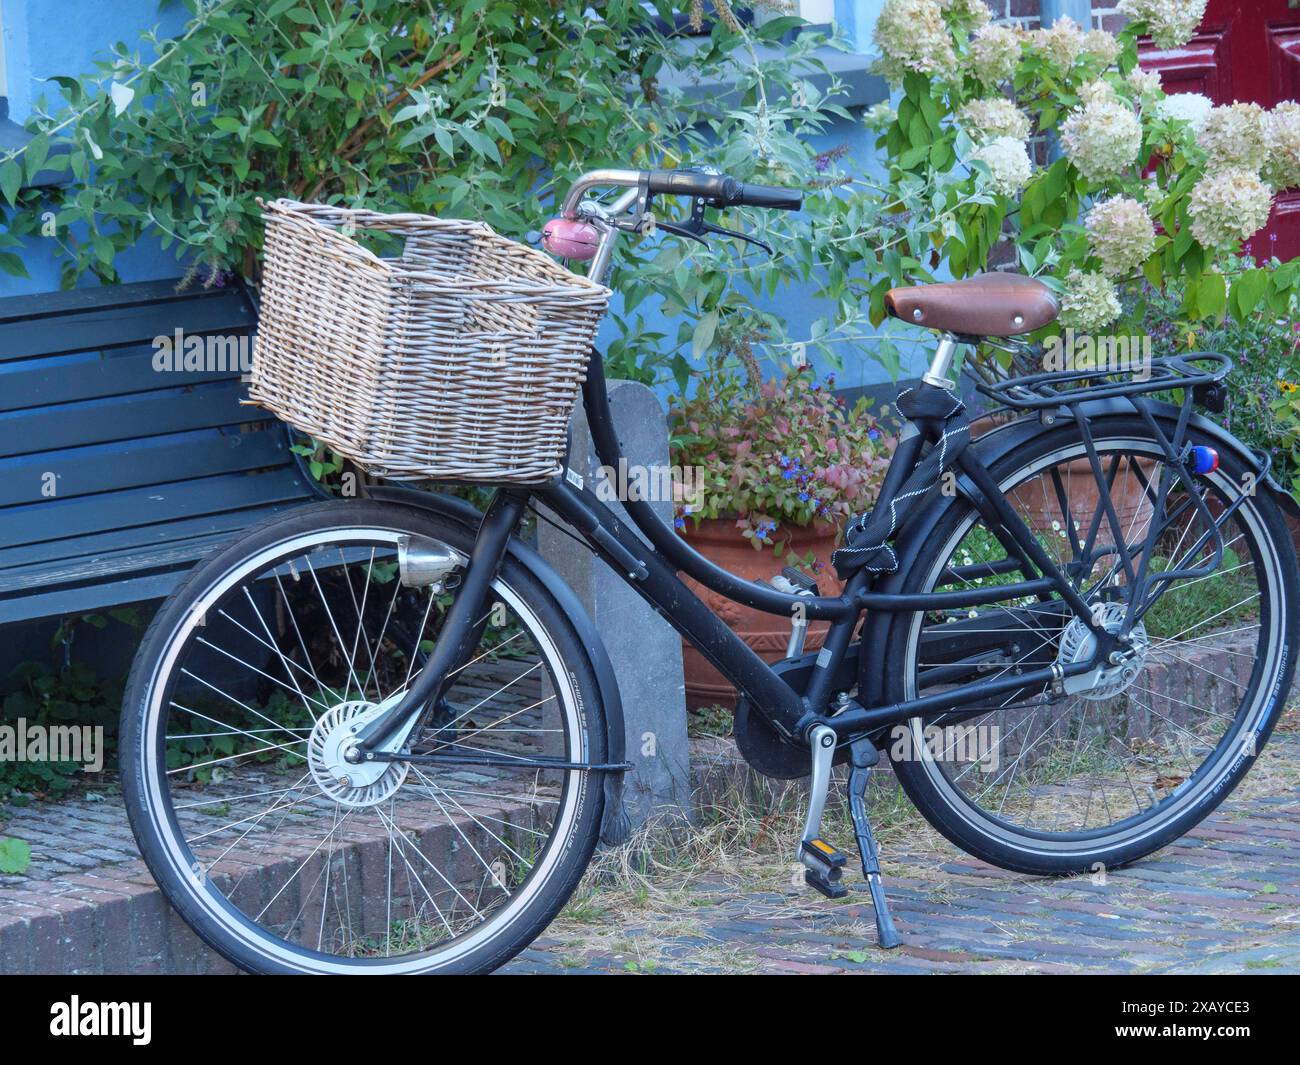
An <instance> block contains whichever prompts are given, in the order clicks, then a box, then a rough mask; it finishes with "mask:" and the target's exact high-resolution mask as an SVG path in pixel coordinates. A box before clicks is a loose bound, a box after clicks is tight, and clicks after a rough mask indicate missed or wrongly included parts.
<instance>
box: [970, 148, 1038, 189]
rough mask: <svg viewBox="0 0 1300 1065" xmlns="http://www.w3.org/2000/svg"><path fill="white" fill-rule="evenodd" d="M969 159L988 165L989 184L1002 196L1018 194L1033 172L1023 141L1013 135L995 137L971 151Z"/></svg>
mask: <svg viewBox="0 0 1300 1065" xmlns="http://www.w3.org/2000/svg"><path fill="white" fill-rule="evenodd" d="M971 159H972V160H979V161H980V162H983V163H984V164H985V165H987V166H988V168H989V171H990V174H991V177H990V179H989V184H990V185H991V186H992V188H993V191H994V192H1000V193H1001V194H1002V195H1003V196H1013V197H1014V196H1018V195H1019V194H1020V190H1021V189H1023V188H1024V187H1025V186H1026V185H1027V184H1028V183H1029V179H1030V178H1031V177H1033V174H1034V164H1033V163H1031V162H1030V161H1029V152H1028V151H1027V150H1026V148H1025V142H1024V141H1022V140H1017V139H1016V138H1014V137H995V138H994V139H993V140H991V141H989V142H988V143H987V144H985V145H982V146H981V147H979V148H977V149H976V150H975V151H973V152H972V153H971Z"/></svg>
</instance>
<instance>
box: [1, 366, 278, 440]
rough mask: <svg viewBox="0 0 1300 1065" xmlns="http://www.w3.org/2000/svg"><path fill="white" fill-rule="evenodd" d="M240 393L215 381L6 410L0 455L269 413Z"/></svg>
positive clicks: (262, 417)
mask: <svg viewBox="0 0 1300 1065" xmlns="http://www.w3.org/2000/svg"><path fill="white" fill-rule="evenodd" d="M243 397H244V387H243V385H241V384H240V383H239V382H238V381H219V382H217V383H215V384H210V385H198V386H196V387H195V388H193V389H189V390H182V389H176V390H172V391H167V392H146V393H141V394H140V395H136V396H115V397H112V398H110V399H104V400H95V401H94V402H89V403H72V404H66V405H63V406H59V407H46V408H42V409H39V410H33V411H23V412H19V413H17V414H12V415H6V416H4V417H0V458H13V457H15V456H17V455H30V454H33V453H35V452H38V451H42V452H43V451H61V450H64V449H66V448H74V447H84V446H86V445H88V444H105V443H113V442H114V441H120V440H134V439H139V438H140V437H144V436H162V435H164V434H166V433H180V432H185V431H186V430H189V429H214V428H218V427H220V426H226V425H242V424H245V423H251V422H262V421H270V420H271V419H272V418H273V415H272V414H271V413H270V412H269V411H265V410H263V409H262V408H261V407H244V406H240V400H241V399H242V398H243Z"/></svg>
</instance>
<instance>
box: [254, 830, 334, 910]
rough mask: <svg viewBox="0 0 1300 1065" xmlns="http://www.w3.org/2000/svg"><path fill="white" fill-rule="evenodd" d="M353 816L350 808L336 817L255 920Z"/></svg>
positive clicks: (272, 903)
mask: <svg viewBox="0 0 1300 1065" xmlns="http://www.w3.org/2000/svg"><path fill="white" fill-rule="evenodd" d="M351 816H352V811H351V810H349V811H348V812H347V813H346V814H344V815H343V817H342V819H339V818H337V817H336V818H335V819H334V825H333V827H332V828H331V829H330V830H329V832H327V833H326V834H325V838H324V839H322V840H321V841H320V842H319V843H317V844H316V846H315V847H313V848H312V851H311V853H310V854H309V855H307V857H306V858H304V859H303V860H302V862H301V863H300V864H299V866H298V868H297V869H295V870H294V871H293V873H292V874H290V876H289V879H288V880H286V881H285V882H284V883H283V884H281V885H280V890H279V891H277V892H276V893H275V894H274V895H272V896H271V899H270V901H269V902H268V903H267V904H266V905H265V906H263V907H262V908H261V910H259V911H258V913H257V916H256V917H254V918H253V920H254V921H260V920H261V919H262V918H263V917H265V916H266V911H267V910H269V909H270V908H271V907H272V906H274V905H275V903H276V901H277V900H278V899H279V898H280V896H281V895H283V894H284V893H285V892H286V891H287V890H288V889H289V885H290V884H292V883H293V882H294V881H295V880H297V879H298V874H299V873H301V872H302V871H303V870H304V869H306V868H307V863H308V862H310V861H311V860H312V859H313V858H314V857H316V855H317V854H319V853H320V849H321V848H322V847H323V846H325V844H326V843H327V842H329V841H330V840H331V839H332V838H333V836H334V833H336V832H337V831H338V830H339V829H340V828H342V827H343V825H344V824H346V823H347V820H348V818H349V817H351Z"/></svg>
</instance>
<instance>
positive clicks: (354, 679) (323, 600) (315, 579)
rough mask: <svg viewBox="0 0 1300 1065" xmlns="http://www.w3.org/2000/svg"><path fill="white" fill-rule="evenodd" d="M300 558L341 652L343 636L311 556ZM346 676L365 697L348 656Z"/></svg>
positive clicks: (363, 688) (345, 578)
mask: <svg viewBox="0 0 1300 1065" xmlns="http://www.w3.org/2000/svg"><path fill="white" fill-rule="evenodd" d="M302 560H303V562H304V563H305V564H306V566H307V569H308V571H309V572H310V573H311V579H312V583H313V584H315V585H316V594H317V595H318V596H320V602H321V606H323V607H324V608H325V616H326V617H327V618H328V619H329V623H330V628H331V629H332V630H333V632H334V639H335V640H337V641H338V646H339V651H340V652H341V651H342V650H343V648H344V646H345V645H344V643H343V636H342V635H341V634H340V633H339V627H338V625H337V624H336V623H335V621H334V611H332V610H331V609H330V605H329V602H328V600H326V598H325V589H324V588H322V587H321V583H320V578H319V577H318V576H316V567H315V566H313V565H312V564H311V558H310V557H309V556H307V555H303V556H302ZM343 579H344V580H347V575H346V574H344V578H343ZM348 676H349V677H351V678H352V683H353V684H355V685H356V686H357V693H358V695H359V697H360V698H362V699H364V698H365V697H366V689H365V687H364V686H363V685H362V684H361V681H360V680H359V679H358V678H357V671H356V668H355V664H354V663H353V661H352V659H350V658H349V659H348ZM345 694H346V693H345Z"/></svg>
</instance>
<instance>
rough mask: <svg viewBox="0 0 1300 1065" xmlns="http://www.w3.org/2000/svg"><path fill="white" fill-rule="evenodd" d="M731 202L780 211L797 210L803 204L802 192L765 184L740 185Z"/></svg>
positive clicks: (743, 205)
mask: <svg viewBox="0 0 1300 1065" xmlns="http://www.w3.org/2000/svg"><path fill="white" fill-rule="evenodd" d="M732 202H733V203H736V204H739V205H740V206H742V207H773V208H776V209H777V210H780V211H797V210H799V208H800V207H802V206H803V192H801V191H800V190H799V189H778V188H771V187H770V186H767V185H741V186H740V189H739V191H738V193H737V195H736V198H735V200H733V201H732Z"/></svg>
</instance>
